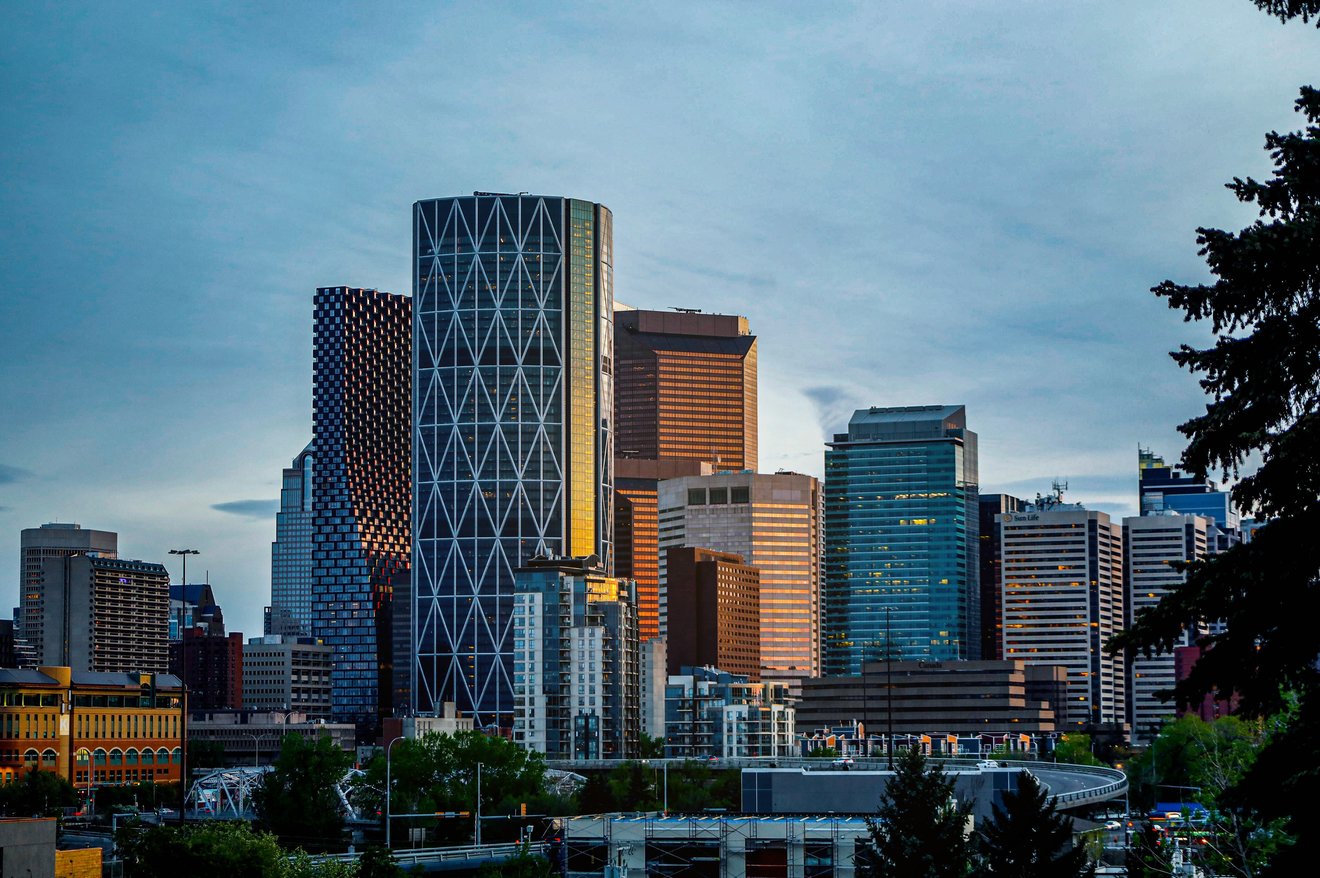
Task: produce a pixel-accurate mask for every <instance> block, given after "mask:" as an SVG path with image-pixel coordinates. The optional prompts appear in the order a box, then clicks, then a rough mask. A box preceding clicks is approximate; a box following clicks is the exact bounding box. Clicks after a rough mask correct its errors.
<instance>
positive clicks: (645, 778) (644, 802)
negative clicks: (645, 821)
mask: <svg viewBox="0 0 1320 878" xmlns="http://www.w3.org/2000/svg"><path fill="white" fill-rule="evenodd" d="M669 774H670V778H669V791H670V796H671V798H672V796H673V793H674V789H675V783H677V782H678V779H677V774H678V773H677V772H676V771H674V770H673V769H670V772H669ZM609 785H610V797H611V798H612V799H613V800H614V803H615V808H616V809H617V810H620V811H658V810H660V802H659V800H658V799H657V798H656V786H655V770H654V769H651V768H648V767H647V766H644V765H642V763H640V762H625V763H624V764H622V765H620V766H618V767H616V768H615V769H614V770H612V771H611V772H610V776H609Z"/></svg>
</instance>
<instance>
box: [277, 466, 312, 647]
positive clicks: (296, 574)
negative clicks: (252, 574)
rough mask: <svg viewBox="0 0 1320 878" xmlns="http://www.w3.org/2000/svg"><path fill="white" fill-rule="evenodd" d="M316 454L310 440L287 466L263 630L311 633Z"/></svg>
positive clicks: (281, 495)
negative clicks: (314, 470)
mask: <svg viewBox="0 0 1320 878" xmlns="http://www.w3.org/2000/svg"><path fill="white" fill-rule="evenodd" d="M314 463H315V456H314V455H313V454H312V446H311V443H308V445H307V447H306V448H304V449H303V450H302V453H301V454H299V455H298V456H297V457H295V458H294V459H293V465H292V466H290V467H288V468H286V469H285V470H284V473H283V479H282V484H281V486H280V511H279V512H277V513H275V542H273V543H271V544H270V608H269V612H268V613H267V616H266V624H265V633H266V634H278V635H289V636H293V637H299V636H307V635H310V634H311V633H312V525H313V516H312V481H313V478H314V472H313V467H314Z"/></svg>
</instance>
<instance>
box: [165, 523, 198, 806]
mask: <svg viewBox="0 0 1320 878" xmlns="http://www.w3.org/2000/svg"><path fill="white" fill-rule="evenodd" d="M170 554H171V555H180V556H182V559H183V592H182V597H183V615H184V618H187V616H188V556H189V555H200V554H201V552H199V551H197V550H196V549H170ZM179 621H180V623H182V621H183V620H182V619H180V620H179ZM187 673H188V638H187V637H185V636H184V631H183V625H182V624H180V625H179V688H180V690H181V691H180V692H179V790H180V792H182V794H183V807H182V808H181V809H180V810H179V822H180V823H182V822H184V821H185V820H187V819H188V683H187V681H186V680H185V677H186V675H187Z"/></svg>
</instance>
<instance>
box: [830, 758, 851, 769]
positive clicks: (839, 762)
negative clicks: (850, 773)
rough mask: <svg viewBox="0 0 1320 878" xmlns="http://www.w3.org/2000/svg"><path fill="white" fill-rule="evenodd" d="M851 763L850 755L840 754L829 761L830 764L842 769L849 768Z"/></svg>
mask: <svg viewBox="0 0 1320 878" xmlns="http://www.w3.org/2000/svg"><path fill="white" fill-rule="evenodd" d="M852 764H853V761H852V757H850V756H840V757H839V758H838V759H835V760H834V761H833V762H831V763H830V765H833V766H834V767H836V768H842V769H843V770H844V771H847V770H848V769H849V768H851V767H852Z"/></svg>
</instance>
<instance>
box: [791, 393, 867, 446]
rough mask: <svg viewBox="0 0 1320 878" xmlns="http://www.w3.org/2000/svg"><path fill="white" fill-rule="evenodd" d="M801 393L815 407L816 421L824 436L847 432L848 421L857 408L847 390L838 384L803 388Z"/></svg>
mask: <svg viewBox="0 0 1320 878" xmlns="http://www.w3.org/2000/svg"><path fill="white" fill-rule="evenodd" d="M802 393H803V395H804V396H806V398H807V399H809V400H811V404H812V405H814V406H815V407H816V419H817V420H818V421H819V422H820V429H821V431H822V432H823V433H824V434H825V435H826V436H832V435H834V434H835V433H839V432H846V431H847V429H848V419H849V418H850V417H851V416H852V413H853V410H854V409H856V408H857V406H856V405H855V404H854V403H853V399H854V394H853V392H852V391H851V390H850V389H849V388H847V387H844V386H842V385H839V384H820V385H817V386H815V387H806V388H803V390H802Z"/></svg>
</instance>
